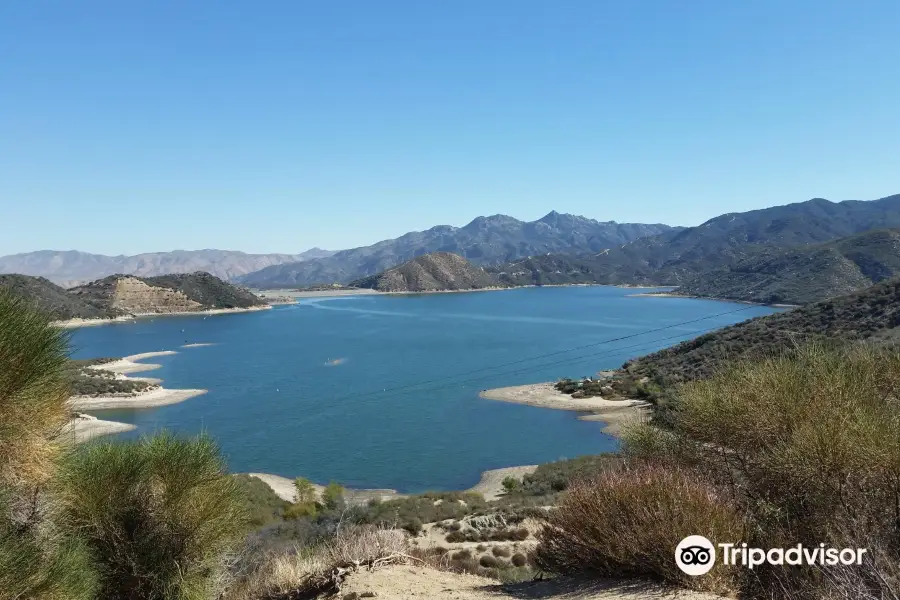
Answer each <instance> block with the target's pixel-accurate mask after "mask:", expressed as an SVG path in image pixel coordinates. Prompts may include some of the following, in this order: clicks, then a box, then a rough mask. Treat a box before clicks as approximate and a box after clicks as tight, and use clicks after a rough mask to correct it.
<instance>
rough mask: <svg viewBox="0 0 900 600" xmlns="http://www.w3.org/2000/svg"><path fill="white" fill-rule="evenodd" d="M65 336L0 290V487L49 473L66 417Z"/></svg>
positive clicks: (41, 478) (29, 482) (32, 480)
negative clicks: (56, 441)
mask: <svg viewBox="0 0 900 600" xmlns="http://www.w3.org/2000/svg"><path fill="white" fill-rule="evenodd" d="M68 341H69V336H68V334H66V333H65V332H63V331H62V330H60V329H58V328H55V327H52V326H50V320H49V318H48V317H47V316H46V315H44V314H42V313H41V312H39V311H38V310H37V309H35V308H33V307H32V306H30V305H29V304H28V303H27V302H26V301H25V300H23V299H22V298H19V297H16V296H13V295H11V294H10V293H9V292H7V291H2V290H0V416H2V418H0V486H2V487H4V488H6V489H8V490H11V489H13V488H17V489H19V490H21V489H23V488H28V487H29V486H36V485H39V484H40V483H42V482H43V481H46V480H47V479H48V478H49V477H50V475H51V474H52V472H53V469H54V465H53V459H54V456H55V455H56V453H57V451H58V449H59V448H58V445H57V444H56V443H55V439H56V438H57V436H58V434H59V432H60V430H61V429H62V427H63V425H64V424H65V423H66V421H67V420H68V418H69V413H70V411H69V410H68V409H67V408H66V400H67V399H68V398H69V387H68V384H67V382H66V379H65V375H64V373H65V368H66V365H67V363H68V351H69V348H68Z"/></svg>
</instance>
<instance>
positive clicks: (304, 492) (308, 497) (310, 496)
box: [294, 477, 316, 504]
mask: <svg viewBox="0 0 900 600" xmlns="http://www.w3.org/2000/svg"><path fill="white" fill-rule="evenodd" d="M294 491H295V493H296V494H297V498H296V500H295V502H297V503H298V504H310V503H314V502H315V501H316V486H314V485H313V483H312V482H311V481H310V480H309V479H306V478H305V477H298V478H296V479H295V480H294Z"/></svg>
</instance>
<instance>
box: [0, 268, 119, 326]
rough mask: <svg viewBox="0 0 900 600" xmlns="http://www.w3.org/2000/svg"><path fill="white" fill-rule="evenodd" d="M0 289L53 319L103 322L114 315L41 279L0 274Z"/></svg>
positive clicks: (86, 299) (102, 307)
mask: <svg viewBox="0 0 900 600" xmlns="http://www.w3.org/2000/svg"><path fill="white" fill-rule="evenodd" d="M0 289H5V290H8V291H10V292H12V293H13V294H15V295H17V296H21V297H23V298H26V299H28V300H29V301H31V302H33V303H34V304H36V305H37V306H38V307H39V308H40V309H41V310H43V311H44V312H46V313H47V314H49V315H50V316H52V317H53V318H54V319H57V320H67V319H103V318H108V317H113V316H115V315H116V313H115V312H114V311H111V310H109V308H108V307H104V306H102V305H95V304H93V303H91V302H90V301H89V299H88V298H81V297H78V296H75V295H73V294H70V293H69V292H68V291H66V290H65V289H63V288H61V287H59V286H58V285H56V284H54V283H52V282H50V281H48V280H47V279H44V278H43V277H29V276H28V275H17V274H15V275H0Z"/></svg>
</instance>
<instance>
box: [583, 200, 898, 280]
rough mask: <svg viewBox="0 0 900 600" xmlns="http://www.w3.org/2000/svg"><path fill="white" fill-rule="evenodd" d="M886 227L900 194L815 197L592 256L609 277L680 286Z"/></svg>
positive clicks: (729, 216)
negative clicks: (761, 258) (757, 258)
mask: <svg viewBox="0 0 900 600" xmlns="http://www.w3.org/2000/svg"><path fill="white" fill-rule="evenodd" d="M889 227H900V194H898V195H894V196H889V197H886V198H882V199H880V200H872V201H859V200H847V201H844V202H830V201H828V200H824V199H822V198H816V199H813V200H809V201H807V202H800V203H797V204H788V205H786V206H773V207H771V208H765V209H761V210H754V211H750V212H746V213H728V214H724V215H721V216H719V217H716V218H714V219H710V220H709V221H707V222H706V223H704V224H702V225H699V226H697V227H689V228H687V229H682V230H679V231H668V232H664V233H661V234H659V235H655V236H649V237H643V238H640V239H637V240H634V241H631V242H628V243H626V244H624V245H622V246H621V247H610V248H609V249H608V250H605V251H603V252H597V253H594V254H593V256H592V257H591V260H592V261H593V263H594V264H595V265H596V266H595V267H594V268H595V269H598V270H599V272H601V273H603V274H604V277H606V278H607V280H608V282H628V283H653V284H655V285H681V284H682V283H685V282H686V281H688V280H690V279H691V278H693V277H695V276H696V275H699V274H701V273H704V272H707V271H709V270H711V269H716V268H722V267H727V266H730V265H733V264H735V263H737V262H739V261H740V260H743V259H745V258H748V257H752V256H754V255H755V254H757V253H759V252H761V251H766V250H769V251H771V250H773V249H787V248H800V247H803V246H807V245H814V244H820V243H823V242H828V241H832V240H836V239H839V238H842V237H847V236H851V235H854V234H858V233H862V232H865V231H869V230H872V229H884V228H889ZM580 258H584V257H580ZM644 275H646V277H647V278H648V279H649V280H648V281H644V280H643V278H642V277H643V276H644ZM604 282H607V281H604Z"/></svg>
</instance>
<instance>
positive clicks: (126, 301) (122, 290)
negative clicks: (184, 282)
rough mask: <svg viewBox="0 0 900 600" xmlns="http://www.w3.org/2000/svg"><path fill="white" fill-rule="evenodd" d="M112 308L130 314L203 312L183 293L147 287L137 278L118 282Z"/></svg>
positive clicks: (201, 306)
mask: <svg viewBox="0 0 900 600" xmlns="http://www.w3.org/2000/svg"><path fill="white" fill-rule="evenodd" d="M111 306H112V308H113V309H114V310H117V311H121V312H128V313H136V314H140V313H180V312H194V311H198V310H203V308H204V307H203V305H202V304H200V303H199V302H194V301H193V300H191V299H190V298H188V297H187V296H185V295H184V294H183V293H182V292H179V291H178V290H172V289H169V288H163V287H154V286H150V285H147V284H146V283H144V282H143V281H141V280H140V279H138V278H136V277H122V278H121V279H119V280H118V281H117V282H116V285H115V292H114V293H113V297H112V303H111Z"/></svg>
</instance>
